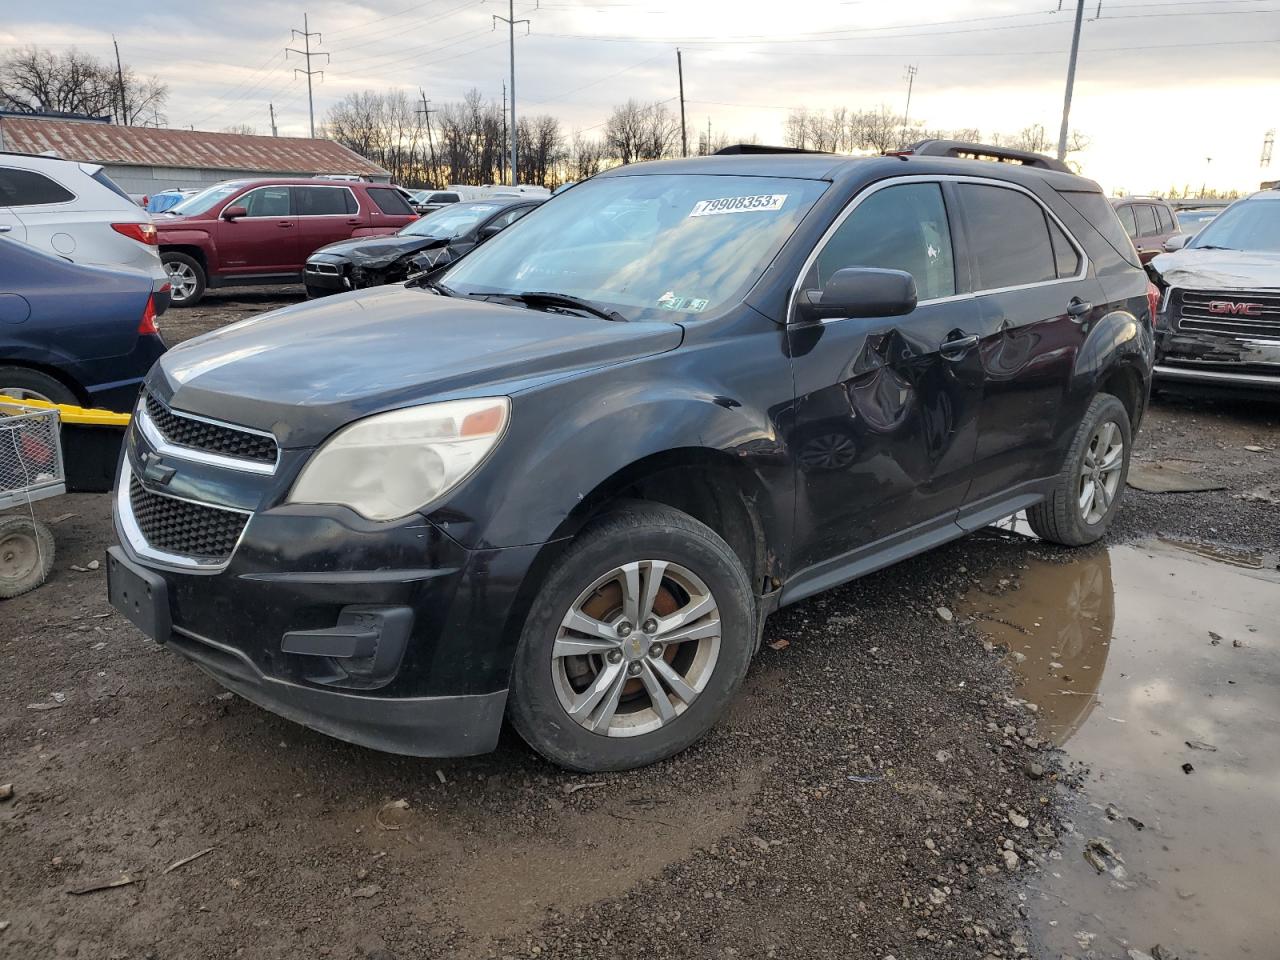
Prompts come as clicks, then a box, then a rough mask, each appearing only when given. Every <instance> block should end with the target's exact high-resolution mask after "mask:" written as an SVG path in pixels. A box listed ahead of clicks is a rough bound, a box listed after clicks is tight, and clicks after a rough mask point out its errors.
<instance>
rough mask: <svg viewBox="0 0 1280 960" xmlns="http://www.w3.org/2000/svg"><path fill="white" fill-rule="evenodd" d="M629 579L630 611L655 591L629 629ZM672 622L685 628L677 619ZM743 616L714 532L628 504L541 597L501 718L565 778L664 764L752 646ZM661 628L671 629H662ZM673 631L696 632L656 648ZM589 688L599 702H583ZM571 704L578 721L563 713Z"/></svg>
mask: <svg viewBox="0 0 1280 960" xmlns="http://www.w3.org/2000/svg"><path fill="white" fill-rule="evenodd" d="M658 564H662V565H663V566H662V567H658V566H657V565H658ZM624 565H625V567H624ZM627 570H631V571H632V572H633V573H634V578H633V580H632V582H633V584H634V587H633V591H632V593H633V595H635V596H637V597H638V598H639V604H638V605H637V606H643V605H644V594H645V593H646V592H647V591H649V590H652V591H653V592H654V593H655V594H656V599H655V600H653V601H652V602H651V603H650V604H649V605H650V607H651V608H652V613H653V614H656V616H648V617H644V616H637V617H635V619H637V620H638V621H639V622H638V623H636V624H634V627H633V629H632V630H630V631H628V630H627V629H626V626H625V625H624V621H626V620H627V616H626V614H627V611H626V601H625V594H624V582H625V580H626V579H627V578H628V573H627V572H626V571H627ZM655 572H657V573H658V579H657V580H656V582H654V581H652V580H651V578H652V577H653V575H654V573H655ZM708 602H709V603H710V604H712V607H711V608H710V609H709V611H708V612H703V613H699V612H698V611H699V609H700V608H701V609H707V604H708ZM575 611H576V612H578V613H579V614H582V615H583V616H591V617H597V618H599V619H598V621H597V623H598V625H599V626H600V627H602V628H603V629H604V630H605V631H607V632H609V633H611V634H612V637H610V638H607V639H602V637H601V635H599V634H596V633H595V632H587V631H576V630H573V629H572V628H570V627H568V626H566V621H567V620H568V618H569V617H570V615H571V614H572V613H574V612H575ZM584 611H585V612H584ZM632 612H633V613H634V612H636V610H635V609H634V608H633V611H632ZM682 612H683V613H684V614H686V615H692V617H691V619H688V620H687V622H685V623H680V622H679V621H677V620H676V617H677V615H678V614H681V613H682ZM755 619H756V609H755V600H754V597H753V595H752V592H751V583H750V580H749V579H748V577H747V573H746V571H745V570H744V569H743V567H742V563H741V562H740V561H739V560H738V558H737V556H736V555H735V554H734V552H733V550H732V549H731V548H730V547H729V545H728V544H727V543H725V542H724V540H722V539H721V538H720V537H719V536H718V535H717V534H716V533H715V532H714V531H713V530H711V529H710V528H709V527H707V526H705V525H704V524H702V523H699V522H698V521H697V520H694V519H693V518H692V517H690V516H688V515H687V514H684V513H681V512H680V511H678V510H673V509H671V508H670V507H665V506H660V505H657V504H647V503H637V504H634V505H631V506H628V507H626V508H625V509H623V510H620V511H618V512H616V513H613V514H610V515H609V516H607V517H604V518H602V519H601V520H600V521H598V522H596V523H594V524H592V525H591V526H590V527H588V528H587V529H586V530H585V531H583V532H582V533H581V534H579V535H578V537H577V539H576V540H575V542H574V543H573V544H572V545H571V546H570V547H569V549H568V551H567V552H566V553H565V554H564V556H562V557H561V558H560V559H559V560H558V561H557V563H556V564H555V567H554V569H553V570H552V572H551V573H550V575H549V576H548V577H547V579H546V582H545V583H543V585H542V587H541V588H540V589H539V591H538V594H537V597H536V599H535V600H534V602H533V606H532V608H531V610H530V613H529V616H528V618H527V619H526V621H525V625H524V629H523V631H522V633H521V636H520V642H519V645H518V647H517V649H516V656H515V663H514V666H513V669H512V680H511V693H510V697H509V700H508V715H509V717H510V719H511V722H512V724H513V725H514V726H515V728H516V730H517V731H518V732H519V733H520V736H521V737H523V738H524V740H525V742H526V743H528V744H529V746H531V747H532V748H533V749H534V750H536V751H537V752H538V753H540V754H542V756H544V757H546V758H547V759H548V760H550V761H551V762H552V763H555V764H558V765H559V766H561V767H565V768H567V769H569V770H576V771H581V772H586V773H597V772H603V771H607V770H627V769H631V768H633V767H640V766H644V765H646V764H650V763H654V762H656V761H658V760H662V759H665V758H667V757H670V756H672V755H673V754H676V753H679V752H680V751H681V750H683V749H685V748H686V747H688V746H689V745H690V744H692V743H694V742H695V741H697V740H699V739H700V738H701V737H703V736H704V735H705V734H706V733H707V731H709V730H710V729H711V727H712V726H713V725H714V724H715V722H716V721H717V720H718V719H719V718H720V716H721V714H723V713H724V711H725V709H726V708H727V707H728V704H729V702H730V701H731V700H732V699H733V696H734V694H735V693H736V692H737V690H738V687H739V686H741V684H742V680H743V678H744V677H745V676H746V673H747V667H748V665H749V664H750V661H751V655H752V652H753V651H754V649H755V641H756V632H755ZM659 620H670V621H671V624H670V626H669V628H668V629H665V630H664V629H662V627H661V624H660V623H659ZM578 622H579V623H583V622H584V621H582V620H579V621H578ZM683 633H692V634H694V636H691V637H689V638H687V639H683V640H680V639H677V640H675V641H673V642H671V643H669V644H662V643H661V641H662V638H663V637H664V636H666V637H679V636H680V634H683ZM624 634H625V637H624V636H623V635H624ZM655 643H658V644H659V645H658V646H656V647H655ZM571 644H572V646H571ZM588 648H590V652H583V653H581V654H572V655H566V652H565V651H566V650H582V651H586V650H587V649H588ZM606 651H607V652H606ZM657 651H660V652H657ZM614 657H617V658H619V661H618V662H617V663H613V664H611V663H610V658H614ZM632 670H635V671H639V672H638V673H635V674H633V673H631V672H630V671H632ZM672 676H674V677H675V678H676V680H678V681H680V683H682V684H683V685H684V687H683V688H684V689H685V690H686V691H688V694H689V699H688V700H687V701H686V700H685V699H683V698H682V697H681V696H679V695H678V694H676V693H675V691H676V690H677V689H679V688H680V686H679V685H678V684H676V683H674V682H673V681H672V680H671V677H672ZM610 678H616V679H615V680H613V681H612V682H611V679H610ZM655 685H656V687H657V692H658V694H660V696H661V699H660V698H659V697H658V696H655V693H654V690H653V688H654V686H655ZM597 690H603V691H605V692H604V693H603V694H602V695H600V694H598V695H599V699H598V700H597V701H596V703H595V704H594V705H589V706H588V705H587V704H589V703H590V701H591V693H592V691H597ZM663 699H664V700H665V702H666V706H665V707H662V706H661V700H663ZM575 703H576V704H577V705H578V706H579V707H581V708H582V709H581V712H580V714H579V716H580V717H581V719H577V718H575V716H573V715H571V713H570V709H571V708H572V707H573V706H574V705H575ZM611 705H612V706H613V708H614V710H613V711H610V709H609V708H610V706H611ZM593 726H594V729H592V727H593Z"/></svg>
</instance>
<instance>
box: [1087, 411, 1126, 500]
mask: <svg viewBox="0 0 1280 960" xmlns="http://www.w3.org/2000/svg"><path fill="white" fill-rule="evenodd" d="M1123 466H1124V435H1123V434H1122V433H1121V432H1120V428H1119V427H1117V426H1116V425H1115V423H1113V422H1112V421H1110V420H1106V421H1104V422H1102V423H1100V424H1098V428H1097V429H1096V430H1095V431H1094V432H1093V436H1092V437H1091V438H1090V439H1089V445H1088V446H1087V447H1085V450H1084V460H1083V461H1082V462H1081V464H1080V493H1079V506H1080V516H1081V517H1083V518H1084V522H1085V523H1087V524H1090V525H1092V524H1095V523H1099V522H1101V520H1102V518H1103V517H1105V516H1106V514H1107V511H1108V510H1109V509H1111V504H1112V502H1113V501H1114V500H1115V498H1116V495H1117V494H1118V493H1119V492H1120V472H1121V471H1120V468H1121V467H1123Z"/></svg>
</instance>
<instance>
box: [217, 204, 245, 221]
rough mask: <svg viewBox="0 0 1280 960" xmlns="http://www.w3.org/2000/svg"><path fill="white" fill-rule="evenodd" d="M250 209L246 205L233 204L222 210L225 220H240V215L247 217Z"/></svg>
mask: <svg viewBox="0 0 1280 960" xmlns="http://www.w3.org/2000/svg"><path fill="white" fill-rule="evenodd" d="M248 215H249V211H248V210H247V209H246V208H244V207H238V206H231V207H226V208H225V209H223V211H222V219H223V220H238V219H239V218H240V217H247V216H248Z"/></svg>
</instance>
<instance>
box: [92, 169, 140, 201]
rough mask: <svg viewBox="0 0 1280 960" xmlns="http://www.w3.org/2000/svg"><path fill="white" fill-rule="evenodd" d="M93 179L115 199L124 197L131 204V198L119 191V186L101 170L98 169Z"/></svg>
mask: <svg viewBox="0 0 1280 960" xmlns="http://www.w3.org/2000/svg"><path fill="white" fill-rule="evenodd" d="M93 179H95V180H97V181H98V182H99V183H100V184H102V185H103V186H104V187H106V188H107V189H108V190H110V191H111V192H112V193H114V194H115V195H116V196H117V197H124V198H125V199H126V200H128V201H129V202H130V203H133V198H132V197H130V196H129V195H128V194H127V193H125V192H124V191H123V190H121V189H120V185H119V184H118V183H116V182H115V181H114V180H112V179H111V178H110V177H108V176H107V175H106V173H105V172H104V171H103V170H101V169H99V170H98V172H97V173H95V174H94V175H93Z"/></svg>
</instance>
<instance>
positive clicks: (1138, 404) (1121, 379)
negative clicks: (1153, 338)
mask: <svg viewBox="0 0 1280 960" xmlns="http://www.w3.org/2000/svg"><path fill="white" fill-rule="evenodd" d="M1101 390H1102V392H1103V393H1109V394H1111V395H1112V396H1114V397H1116V398H1117V399H1119V401H1120V402H1121V403H1123V404H1124V408H1125V411H1126V412H1127V413H1128V414H1129V425H1130V426H1131V427H1132V428H1133V429H1134V430H1137V429H1138V422H1139V421H1140V420H1141V419H1142V412H1143V408H1144V406H1145V404H1146V395H1145V393H1144V392H1143V389H1142V378H1141V377H1140V376H1139V375H1138V371H1137V370H1135V369H1133V367H1132V366H1130V365H1128V364H1121V365H1119V366H1117V367H1116V368H1115V369H1113V370H1112V371H1111V372H1110V373H1108V374H1107V378H1106V379H1105V380H1103V381H1102V387H1101Z"/></svg>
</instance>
